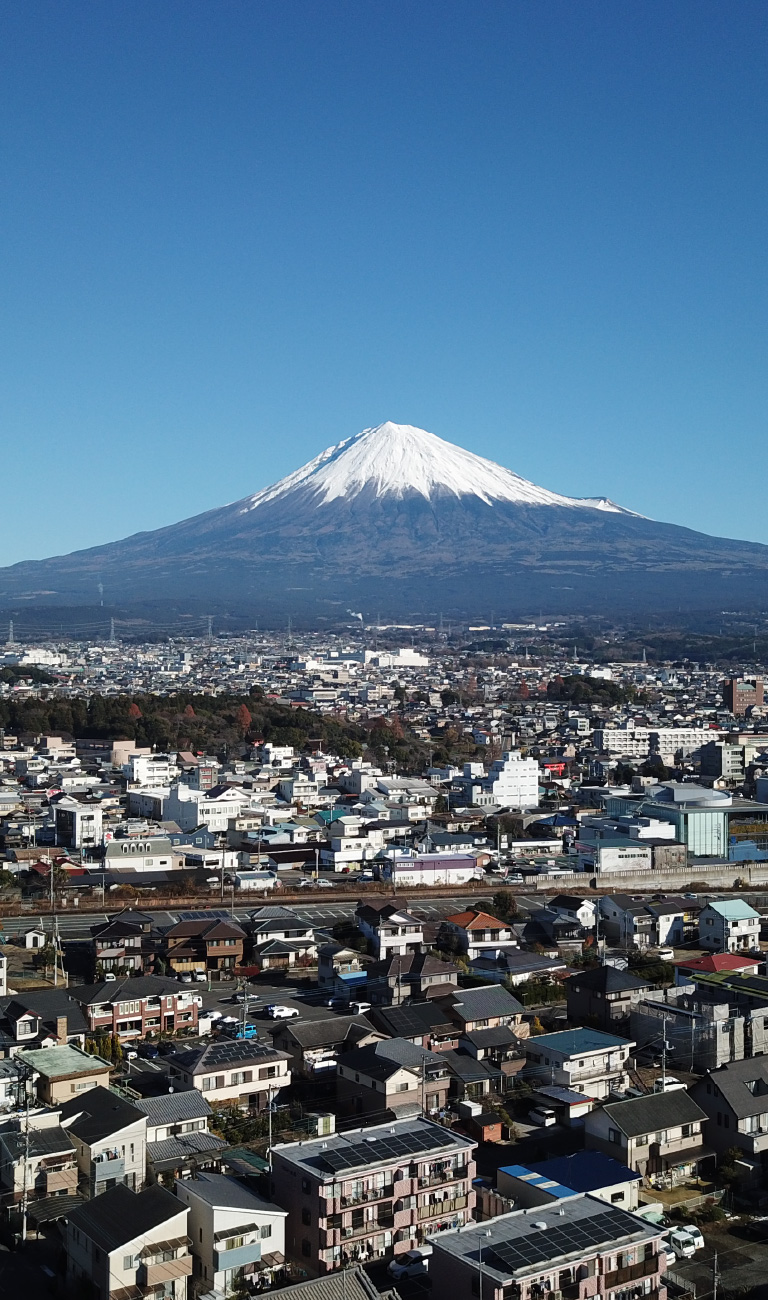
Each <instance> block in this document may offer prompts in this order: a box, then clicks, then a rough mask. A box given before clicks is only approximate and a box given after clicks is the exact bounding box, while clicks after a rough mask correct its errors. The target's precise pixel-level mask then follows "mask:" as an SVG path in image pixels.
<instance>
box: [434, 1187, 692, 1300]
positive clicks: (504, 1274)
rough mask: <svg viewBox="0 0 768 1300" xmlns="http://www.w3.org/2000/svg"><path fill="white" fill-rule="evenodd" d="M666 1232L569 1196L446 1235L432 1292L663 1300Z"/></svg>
mask: <svg viewBox="0 0 768 1300" xmlns="http://www.w3.org/2000/svg"><path fill="white" fill-rule="evenodd" d="M661 1231H662V1230H661V1228H660V1227H659V1225H658V1224H654V1223H649V1222H647V1220H645V1219H641V1218H640V1217H639V1216H637V1215H635V1214H630V1213H628V1212H627V1211H626V1210H622V1209H619V1208H618V1207H617V1206H609V1205H606V1204H605V1202H604V1201H602V1200H599V1199H598V1198H597V1197H596V1196H589V1195H583V1194H582V1195H577V1196H568V1197H565V1198H564V1199H563V1200H559V1201H558V1202H557V1205H556V1207H555V1206H551V1207H543V1206H540V1205H538V1206H534V1207H533V1208H531V1209H527V1210H514V1211H512V1213H510V1214H502V1215H499V1216H498V1218H495V1219H489V1220H486V1221H484V1222H482V1223H478V1224H472V1225H471V1226H468V1227H465V1228H462V1229H461V1231H460V1232H459V1231H454V1232H445V1233H443V1234H442V1235H441V1236H440V1237H438V1238H437V1239H436V1240H435V1242H434V1243H433V1246H434V1250H433V1254H432V1258H431V1260H430V1266H429V1274H430V1278H431V1281H432V1290H433V1292H434V1294H435V1295H450V1296H451V1297H452V1300H476V1297H478V1296H481V1297H482V1300H544V1297H545V1296H550V1297H559V1298H560V1300H587V1297H590V1298H592V1297H598V1296H599V1297H606V1300H630V1298H631V1297H647V1298H648V1300H666V1294H667V1292H666V1286H665V1283H664V1276H663V1275H664V1273H665V1272H666V1259H665V1254H664V1242H663V1240H662V1236H661Z"/></svg>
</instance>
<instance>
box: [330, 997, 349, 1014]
mask: <svg viewBox="0 0 768 1300" xmlns="http://www.w3.org/2000/svg"><path fill="white" fill-rule="evenodd" d="M325 1005H326V1006H327V1007H330V1008H331V1011H346V1010H347V1007H348V1006H349V1002H348V1001H347V999H346V998H342V997H340V996H339V995H338V994H334V996H333V997H332V998H326V999H325Z"/></svg>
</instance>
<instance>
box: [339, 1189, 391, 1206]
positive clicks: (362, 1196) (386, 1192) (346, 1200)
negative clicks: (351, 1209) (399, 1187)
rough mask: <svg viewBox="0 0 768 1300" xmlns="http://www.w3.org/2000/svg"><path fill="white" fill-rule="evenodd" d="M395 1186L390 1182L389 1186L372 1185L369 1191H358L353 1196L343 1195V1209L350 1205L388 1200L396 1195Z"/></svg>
mask: <svg viewBox="0 0 768 1300" xmlns="http://www.w3.org/2000/svg"><path fill="white" fill-rule="evenodd" d="M394 1190H395V1189H394V1187H393V1185H392V1183H389V1184H388V1186H387V1187H378V1188H377V1187H371V1188H369V1190H368V1191H367V1192H358V1193H356V1194H355V1195H353V1196H342V1197H341V1206H342V1209H344V1208H346V1207H347V1206H349V1205H367V1204H368V1203H369V1202H370V1201H386V1200H388V1199H389V1198H391V1197H392V1196H393V1195H394Z"/></svg>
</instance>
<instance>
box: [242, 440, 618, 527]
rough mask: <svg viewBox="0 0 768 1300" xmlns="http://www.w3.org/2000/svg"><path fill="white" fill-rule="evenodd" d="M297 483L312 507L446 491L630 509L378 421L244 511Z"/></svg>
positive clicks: (267, 490) (488, 498)
mask: <svg viewBox="0 0 768 1300" xmlns="http://www.w3.org/2000/svg"><path fill="white" fill-rule="evenodd" d="M297 488H305V489H307V490H308V491H311V492H312V493H313V495H314V497H315V499H316V501H317V504H321V503H322V504H323V505H326V504H327V503H328V502H329V501H335V500H336V499H337V498H339V497H344V498H346V499H347V500H348V499H350V498H351V497H355V496H358V495H359V494H360V493H361V492H372V493H373V494H374V496H376V497H384V496H393V497H404V496H407V495H408V493H410V492H416V493H418V494H419V496H423V497H426V499H427V500H428V501H430V500H432V499H433V498H434V497H439V496H442V495H444V494H448V495H452V496H455V497H462V496H476V497H479V498H480V500H481V501H484V502H485V503H486V505H490V504H491V503H492V502H494V501H513V502H515V503H516V504H517V505H529V506H587V507H590V508H592V509H595V510H610V511H614V512H616V513H618V514H631V513H632V511H629V510H622V508H621V506H617V505H614V503H613V502H612V501H608V500H607V499H606V498H605V497H595V498H583V497H564V496H560V495H559V493H557V492H549V491H547V489H546V488H540V487H537V486H536V484H535V483H529V481H528V479H525V478H520V475H519V474H513V473H512V471H511V470H508V469H504V468H503V466H501V465H496V464H494V462H493V461H492V460H485V459H484V458H483V457H482V456H475V455H474V453H473V452H471V451H465V450H464V448H463V447H456V446H455V445H454V444H453V443H450V442H445V441H444V439H442V438H438V437H437V436H436V434H434V433H427V431H426V429H416V428H414V426H413V425H412V424H392V423H391V421H389V420H388V421H387V422H386V423H385V424H378V425H377V426H376V427H375V428H374V429H363V431H362V433H358V434H356V435H355V437H354V438H345V439H344V441H343V442H339V443H337V444H336V446H335V447H327V448H326V450H325V451H323V452H321V453H320V455H319V456H316V457H315V459H314V460H310V461H309V462H308V463H307V464H306V465H302V467H301V469H297V470H296V471H295V472H294V473H293V474H289V475H288V476H287V477H286V478H284V479H281V480H280V482H279V483H275V484H274V485H273V486H272V487H268V488H264V489H263V491H261V492H257V493H256V494H255V496H252V497H251V498H250V500H249V501H248V503H247V505H245V506H244V507H243V509H244V510H255V509H257V508H258V507H259V506H261V505H264V504H265V503H266V502H267V501H277V500H279V499H280V498H281V497H285V496H287V495H288V493H290V492H294V491H296V489H297Z"/></svg>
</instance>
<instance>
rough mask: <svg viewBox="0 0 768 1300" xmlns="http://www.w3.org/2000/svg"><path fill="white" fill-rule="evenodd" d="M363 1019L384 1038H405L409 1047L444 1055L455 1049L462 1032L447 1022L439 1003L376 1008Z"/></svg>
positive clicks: (446, 1015) (445, 1014)
mask: <svg viewBox="0 0 768 1300" xmlns="http://www.w3.org/2000/svg"><path fill="white" fill-rule="evenodd" d="M365 1018H366V1020H369V1021H370V1022H371V1024H372V1025H373V1026H374V1028H375V1029H377V1030H380V1031H381V1033H382V1034H385V1035H386V1036H387V1037H388V1038H407V1039H408V1041H409V1042H410V1043H416V1044H418V1045H419V1046H420V1047H428V1048H429V1049H430V1050H431V1051H433V1052H445V1051H450V1050H451V1049H452V1048H456V1047H458V1045H459V1037H460V1035H461V1032H462V1031H461V1030H460V1028H459V1026H458V1025H457V1024H456V1022H455V1021H453V1020H451V1019H450V1017H449V1015H448V1013H447V1011H446V1009H445V1007H444V1006H443V1004H442V1002H407V1003H405V1004H404V1005H402V1006H392V1007H379V1006H376V1007H373V1008H372V1009H371V1010H370V1011H369V1012H367V1013H366V1017H365Z"/></svg>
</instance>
